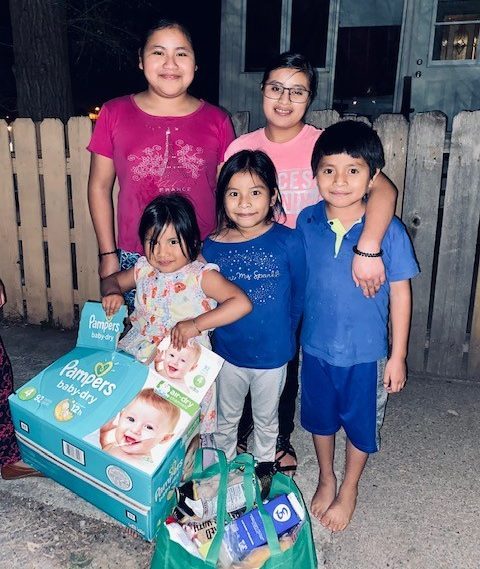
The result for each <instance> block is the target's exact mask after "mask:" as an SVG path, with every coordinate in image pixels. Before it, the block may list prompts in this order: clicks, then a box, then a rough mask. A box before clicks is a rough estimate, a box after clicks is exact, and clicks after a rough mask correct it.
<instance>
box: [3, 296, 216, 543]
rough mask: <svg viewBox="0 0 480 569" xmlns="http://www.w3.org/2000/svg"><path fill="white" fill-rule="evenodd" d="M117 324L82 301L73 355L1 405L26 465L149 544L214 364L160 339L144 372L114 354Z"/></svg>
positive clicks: (194, 442)
mask: <svg viewBox="0 0 480 569" xmlns="http://www.w3.org/2000/svg"><path fill="white" fill-rule="evenodd" d="M125 317H126V309H125V307H122V309H121V310H120V311H119V312H118V313H117V314H115V316H113V317H112V318H107V317H106V315H105V312H104V311H103V308H102V306H101V304H99V303H94V302H87V303H86V304H85V306H84V308H83V311H82V315H81V321H80V327H79V333H78V339H77V344H76V346H75V348H74V349H73V350H72V351H71V352H69V353H67V354H65V355H64V356H62V357H61V358H59V359H58V360H57V361H55V362H54V363H53V364H51V365H50V366H49V367H48V368H46V369H44V370H43V371H42V372H40V373H39V374H38V375H37V376H35V377H34V378H33V379H31V380H30V381H29V382H28V383H26V384H25V385H24V386H23V387H22V388H20V389H19V390H18V391H17V392H16V393H15V394H12V395H11V396H10V398H9V402H10V408H11V412H12V417H13V422H14V425H15V431H16V435H17V439H18V442H19V446H20V449H21V453H22V458H23V459H24V460H25V462H27V463H29V464H30V465H32V466H33V467H35V468H37V469H38V470H40V471H41V472H43V473H44V474H45V475H46V476H48V477H49V478H53V479H54V480H56V481H57V482H59V483H60V484H62V485H64V486H66V487H67V488H69V489H70V490H72V491H73V492H75V493H76V494H78V495H80V496H82V497H83V498H84V499H86V500H88V501H89V502H91V503H92V504H94V505H95V506H97V507H99V508H101V509H102V510H104V511H105V512H107V513H108V514H110V515H111V516H113V517H114V518H116V519H117V520H119V521H120V522H121V523H123V524H125V525H126V526H128V527H131V528H132V529H134V530H136V531H137V532H138V533H139V534H140V535H142V536H143V537H144V538H145V539H147V540H151V539H153V538H154V536H155V533H156V530H157V526H158V524H159V522H160V521H161V520H162V518H163V517H164V516H165V512H166V507H167V501H168V499H169V498H170V497H171V496H172V494H173V492H174V489H175V487H176V486H177V485H179V484H181V481H182V478H186V477H187V475H188V470H189V469H191V467H192V457H193V454H194V451H195V448H196V447H197V446H198V438H199V435H198V430H199V416H200V403H201V402H202V399H203V398H204V397H205V396H206V394H207V393H208V392H209V389H210V387H211V386H212V384H213V382H214V381H215V378H216V376H217V374H218V372H219V370H220V368H221V366H222V364H223V360H222V358H220V357H219V356H217V355H216V354H214V353H213V352H211V351H209V350H207V349H206V348H204V347H203V346H200V345H199V344H196V343H195V342H191V343H190V344H189V345H188V346H187V348H185V349H183V350H174V349H172V348H171V347H170V345H169V339H168V338H167V339H166V340H165V341H164V342H162V345H161V346H160V348H161V349H159V351H158V356H157V357H156V358H155V361H154V362H152V363H151V365H150V366H147V365H144V364H142V363H141V362H139V361H137V360H136V359H135V358H134V357H133V356H132V355H130V354H127V353H126V352H123V351H120V350H118V349H117V343H118V338H119V336H120V334H121V332H122V330H123V321H124V319H125Z"/></svg>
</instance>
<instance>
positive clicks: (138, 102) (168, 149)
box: [88, 20, 234, 309]
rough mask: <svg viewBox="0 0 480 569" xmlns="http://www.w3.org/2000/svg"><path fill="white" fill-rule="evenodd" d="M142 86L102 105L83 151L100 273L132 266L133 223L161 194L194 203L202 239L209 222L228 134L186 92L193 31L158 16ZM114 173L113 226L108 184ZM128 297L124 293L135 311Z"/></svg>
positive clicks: (209, 109)
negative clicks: (86, 154)
mask: <svg viewBox="0 0 480 569" xmlns="http://www.w3.org/2000/svg"><path fill="white" fill-rule="evenodd" d="M139 67H140V69H141V70H142V71H143V73H144V76H145V79H146V80H147V84H148V85H147V89H146V90H145V91H142V92H141V93H137V94H135V95H128V96H125V97H119V98H117V99H113V100H111V101H108V102H107V103H105V105H104V106H103V107H102V110H101V112H100V115H99V117H98V121H97V124H96V126H95V130H94V132H93V135H92V139H91V141H90V144H89V146H88V150H90V152H91V153H92V158H91V166H90V179H89V183H88V201H89V205H90V213H91V215H92V220H93V225H94V228H95V233H96V235H97V240H98V248H99V258H100V264H99V274H100V277H101V278H104V277H106V276H108V275H110V274H112V273H114V272H116V271H118V270H119V269H120V268H121V269H128V268H130V267H132V266H133V265H134V264H135V262H136V260H137V259H138V257H139V256H140V255H141V254H142V252H143V249H142V243H140V241H139V239H138V223H139V220H140V217H141V214H142V212H143V210H144V209H145V206H146V205H147V204H148V203H150V202H151V200H152V199H153V198H155V197H156V196H158V195H159V194H168V193H170V192H177V193H181V194H183V195H184V196H186V197H188V198H189V199H190V201H191V202H192V203H193V205H194V208H195V213H196V215H197V219H198V224H199V226H200V232H201V236H202V238H204V237H205V236H206V235H208V234H209V233H210V232H211V231H213V229H214V227H215V182H216V172H217V166H218V164H220V163H221V162H223V155H224V152H225V149H226V148H227V147H228V145H229V144H230V142H231V141H232V140H233V138H234V132H233V128H232V124H231V121H230V118H229V117H228V115H227V114H226V113H225V112H223V111H222V110H221V109H219V108H218V107H215V106H213V105H210V104H209V103H207V102H206V101H203V100H199V99H196V98H195V97H193V96H192V95H190V94H189V93H188V88H189V86H190V84H191V83H192V81H193V78H194V75H195V72H196V70H197V65H196V62H195V53H194V51H193V47H192V40H191V36H190V34H189V32H188V30H186V29H185V28H184V27H183V26H182V25H181V24H179V23H177V22H174V21H171V20H161V21H160V22H158V24H157V25H156V26H154V27H153V28H152V29H150V30H149V31H148V32H147V34H146V37H145V41H143V42H142V44H141V48H140V50H139ZM115 177H117V178H118V182H119V186H120V193H119V196H118V207H117V222H118V224H117V225H118V235H117V236H116V237H115V231H114V210H113V206H112V187H113V182H114V180H115ZM133 298H134V296H133V294H130V296H127V303H128V304H129V308H130V309H132V308H133Z"/></svg>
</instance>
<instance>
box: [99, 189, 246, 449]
mask: <svg viewBox="0 0 480 569" xmlns="http://www.w3.org/2000/svg"><path fill="white" fill-rule="evenodd" d="M138 233H139V237H140V241H141V242H142V243H143V246H144V250H145V256H142V257H140V258H139V259H138V261H137V262H136V264H135V266H134V267H133V268H131V269H127V270H126V271H120V272H118V273H114V274H113V275H110V276H108V277H106V278H105V279H103V280H102V284H101V290H102V297H103V298H102V304H103V307H104V309H105V312H106V314H107V316H111V315H113V314H115V312H117V310H118V309H119V308H120V306H121V305H122V304H123V303H124V299H123V296H122V294H123V293H124V292H125V291H128V290H131V289H133V288H136V293H135V309H134V311H133V314H132V315H131V316H130V321H131V323H132V327H133V329H134V330H136V331H137V332H138V333H139V334H140V335H141V336H142V337H144V338H146V339H147V340H149V341H151V342H152V343H155V344H158V343H160V342H161V340H162V339H163V338H164V337H165V336H167V335H168V334H170V336H171V342H172V345H173V347H174V348H176V349H181V348H184V347H186V345H187V342H188V341H189V340H191V339H192V338H196V339H197V341H198V342H199V343H201V344H202V345H203V346H205V347H207V348H211V345H210V339H209V336H208V331H209V330H212V329H213V328H217V327H219V326H225V325H226V324H231V323H232V322H235V321H236V320H239V319H240V318H242V316H244V315H245V314H248V313H249V312H250V311H251V310H252V304H251V302H250V300H249V299H248V297H247V296H246V294H245V293H244V292H243V291H242V290H241V289H240V288H238V287H237V286H236V285H234V284H233V283H231V282H230V281H228V280H227V279H225V278H224V277H223V276H222V275H221V274H220V272H219V268H218V266H217V265H214V264H212V263H208V264H206V263H203V262H201V261H199V260H197V257H198V254H199V252H200V246H201V241H200V231H199V228H198V224H197V220H196V217H195V212H194V209H193V206H192V204H191V203H190V202H189V201H188V200H187V199H186V198H184V197H183V196H181V195H179V194H176V193H172V194H170V195H167V196H159V197H157V198H155V199H154V200H153V201H152V202H151V203H150V204H149V205H148V206H147V207H146V209H145V211H144V212H143V215H142V218H141V220H140V227H139V232H138ZM215 430H216V399H215V392H214V390H211V391H210V392H209V394H207V396H206V397H205V399H204V400H203V402H202V416H201V427H200V432H201V434H202V435H206V434H211V433H213V432H215ZM203 438H204V440H205V438H206V437H203Z"/></svg>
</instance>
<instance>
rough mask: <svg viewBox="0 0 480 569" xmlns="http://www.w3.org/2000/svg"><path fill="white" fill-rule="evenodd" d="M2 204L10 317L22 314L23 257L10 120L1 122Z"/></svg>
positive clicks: (3, 273) (1, 266)
mask: <svg viewBox="0 0 480 569" xmlns="http://www.w3.org/2000/svg"><path fill="white" fill-rule="evenodd" d="M0 172H1V173H2V175H1V176H0V204H2V206H1V207H2V218H1V223H0V243H1V244H2V245H1V250H2V252H1V254H0V278H1V279H2V280H3V283H4V285H5V289H6V291H7V301H8V302H7V304H5V306H4V307H3V314H4V316H5V317H7V318H12V319H17V318H20V317H23V292H22V283H21V279H20V259H19V254H18V228H17V214H16V209H15V191H14V185H13V167H12V157H11V154H10V147H9V138H8V130H7V123H6V122H5V121H4V120H1V121H0Z"/></svg>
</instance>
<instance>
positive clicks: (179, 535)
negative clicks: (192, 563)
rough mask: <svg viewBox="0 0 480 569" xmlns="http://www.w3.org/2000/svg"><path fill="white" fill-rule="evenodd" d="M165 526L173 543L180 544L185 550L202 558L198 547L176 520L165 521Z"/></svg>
mask: <svg viewBox="0 0 480 569" xmlns="http://www.w3.org/2000/svg"><path fill="white" fill-rule="evenodd" d="M165 525H166V526H167V530H168V534H169V536H170V539H171V540H172V541H175V542H176V543H178V544H180V545H181V546H182V547H183V548H184V549H186V550H187V551H188V552H189V553H191V554H192V555H195V557H201V555H200V553H199V551H198V547H196V545H195V544H194V543H193V541H192V540H191V539H190V537H189V536H188V534H187V533H186V531H185V530H184V529H183V527H182V526H181V525H180V524H179V523H178V522H177V521H176V520H175V518H172V517H170V518H167V519H166V520H165Z"/></svg>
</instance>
